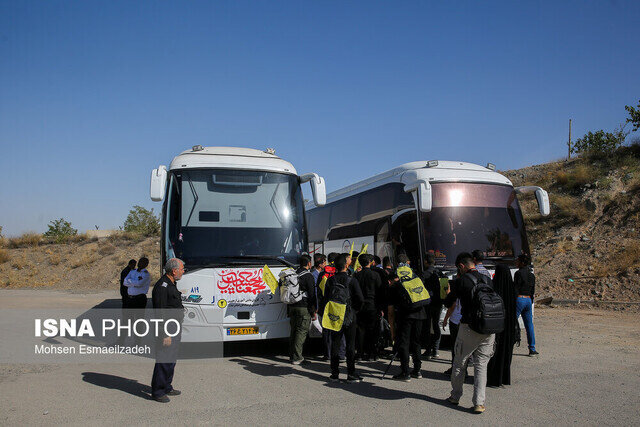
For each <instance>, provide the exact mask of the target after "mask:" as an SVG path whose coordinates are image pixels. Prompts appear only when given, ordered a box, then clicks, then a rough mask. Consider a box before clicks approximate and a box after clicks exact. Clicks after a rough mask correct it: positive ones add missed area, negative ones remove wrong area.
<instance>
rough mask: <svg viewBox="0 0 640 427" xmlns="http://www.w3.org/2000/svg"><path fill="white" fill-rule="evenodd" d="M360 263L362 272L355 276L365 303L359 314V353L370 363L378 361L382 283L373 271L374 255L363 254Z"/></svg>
mask: <svg viewBox="0 0 640 427" xmlns="http://www.w3.org/2000/svg"><path fill="white" fill-rule="evenodd" d="M358 262H360V265H361V266H362V270H360V271H358V272H357V273H356V274H355V278H356V280H357V281H358V284H359V285H360V290H361V291H362V297H363V298H364V303H363V304H362V309H361V310H360V311H359V312H358V315H357V319H358V320H357V323H358V330H359V333H358V346H357V348H358V351H359V352H361V357H362V360H364V361H368V360H370V359H371V358H372V359H373V360H378V349H377V348H376V346H377V344H378V335H379V332H380V316H382V302H381V298H380V296H381V294H382V281H381V280H380V276H379V275H378V273H376V272H375V271H373V270H372V269H371V265H372V264H373V255H369V254H362V255H360V256H359V257H358Z"/></svg>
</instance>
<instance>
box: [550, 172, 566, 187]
mask: <svg viewBox="0 0 640 427" xmlns="http://www.w3.org/2000/svg"><path fill="white" fill-rule="evenodd" d="M554 180H555V182H556V184H558V185H567V184H568V183H569V175H568V174H567V173H566V172H565V171H563V170H560V171H557V172H556V173H555V177H554Z"/></svg>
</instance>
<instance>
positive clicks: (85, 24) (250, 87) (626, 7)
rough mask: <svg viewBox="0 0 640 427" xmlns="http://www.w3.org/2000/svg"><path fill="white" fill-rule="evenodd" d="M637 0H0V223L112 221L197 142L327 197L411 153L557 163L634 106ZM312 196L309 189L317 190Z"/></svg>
mask: <svg viewBox="0 0 640 427" xmlns="http://www.w3.org/2000/svg"><path fill="white" fill-rule="evenodd" d="M639 22H640V2H637V1H628V2H627V1H611V2H605V1H601V2H595V1H594V2H584V1H563V2H555V1H539V2H512V1H508V2H477V1H469V2H439V3H436V2H429V3H428V2H375V1H374V2H370V1H366V2H338V1H322V2H320V1H317V2H269V1H259V2H248V1H228V2H223V1H220V2H198V1H190V2H146V1H142V2H128V1H122V2H120V1H113V0H110V1H108V2H104V1H100V2H99V1H75V2H74V1H5V0H2V1H0V58H2V60H0V148H1V149H2V151H1V154H2V155H1V156H0V167H2V171H3V175H4V180H3V183H2V185H0V198H1V200H2V209H1V210H0V225H2V226H4V232H5V234H8V235H16V234H19V233H22V232H25V231H29V230H32V231H38V232H42V231H45V230H46V228H47V224H48V222H49V221H50V220H52V219H55V218H59V217H65V218H67V219H69V220H71V222H72V223H73V224H74V226H76V228H78V229H79V230H80V231H85V230H87V229H91V228H93V226H94V225H98V226H100V228H101V229H107V228H117V226H118V225H122V223H123V222H124V219H125V217H126V215H127V212H128V210H129V209H130V208H131V207H132V206H133V205H134V204H140V205H142V206H145V207H148V208H150V207H155V208H156V211H157V210H158V209H159V207H160V205H159V204H154V203H152V202H151V201H150V200H149V195H148V192H149V174H150V171H151V169H152V168H154V167H156V166H157V165H158V164H167V165H168V164H169V162H170V160H171V158H172V157H173V156H175V155H176V154H177V153H179V152H180V151H182V150H184V149H186V148H189V147H191V146H192V145H195V144H202V145H209V146H213V145H224V146H245V147H251V148H260V149H263V148H266V147H275V148H276V150H277V153H278V154H279V155H281V156H282V157H283V158H285V159H287V160H289V161H291V162H292V163H293V164H294V165H295V166H296V168H297V169H298V171H299V172H310V171H315V172H318V173H320V174H321V175H323V176H324V177H325V178H326V180H327V186H328V189H329V190H335V189H337V188H340V187H342V186H344V185H347V184H349V183H351V182H353V181H355V180H358V179H362V178H365V177H367V176H370V175H373V174H375V173H378V172H381V171H384V170H387V169H390V168H392V167H394V166H397V165H398V164H401V163H404V162H408V161H413V160H428V159H447V160H466V161H472V162H476V163H480V164H485V163H486V162H488V161H491V162H493V163H495V164H497V165H498V168H500V169H510V168H517V167H521V166H525V165H531V164H535V163H540V162H545V161H549V160H552V159H556V158H559V157H562V156H563V155H565V153H566V145H565V143H566V139H567V133H568V120H569V118H572V119H573V125H574V126H573V134H574V135H575V136H574V138H575V137H579V136H581V135H583V134H584V133H585V132H586V131H588V130H596V129H601V128H603V129H605V130H611V129H613V128H614V127H616V126H617V125H618V124H619V123H621V122H623V121H624V119H625V117H626V112H625V111H624V106H625V105H630V104H632V105H636V104H637V102H638V99H640V78H638V76H639V75H640V54H639V53H638V50H637V49H638V46H639V45H640V31H638V23H639ZM305 191H306V192H307V193H309V192H308V189H305Z"/></svg>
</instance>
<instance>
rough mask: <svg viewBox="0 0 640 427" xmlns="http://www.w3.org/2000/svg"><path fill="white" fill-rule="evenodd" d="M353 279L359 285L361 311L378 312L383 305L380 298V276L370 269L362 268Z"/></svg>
mask: <svg viewBox="0 0 640 427" xmlns="http://www.w3.org/2000/svg"><path fill="white" fill-rule="evenodd" d="M355 278H356V280H357V281H358V284H359V285H360V290H361V291H362V297H363V298H364V303H363V304H362V310H361V311H380V310H382V306H383V305H384V302H383V301H384V299H383V298H382V295H381V294H382V292H383V290H382V282H381V281H380V276H379V275H378V273H376V272H375V271H373V270H371V268H363V269H362V270H360V271H359V272H357V273H356V274H355Z"/></svg>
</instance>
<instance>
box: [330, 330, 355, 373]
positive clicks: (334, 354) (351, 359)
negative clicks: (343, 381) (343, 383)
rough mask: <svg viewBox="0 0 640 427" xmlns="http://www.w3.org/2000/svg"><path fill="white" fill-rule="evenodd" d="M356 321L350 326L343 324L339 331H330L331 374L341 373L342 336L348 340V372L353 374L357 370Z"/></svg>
mask: <svg viewBox="0 0 640 427" xmlns="http://www.w3.org/2000/svg"><path fill="white" fill-rule="evenodd" d="M356 328H357V327H356V322H355V321H353V322H351V324H350V325H349V326H343V327H342V329H341V330H340V331H339V332H336V331H329V336H330V338H331V375H339V373H340V355H339V353H340V342H341V341H342V337H344V339H345V341H346V356H347V374H348V375H353V374H354V373H355V372H356Z"/></svg>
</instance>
